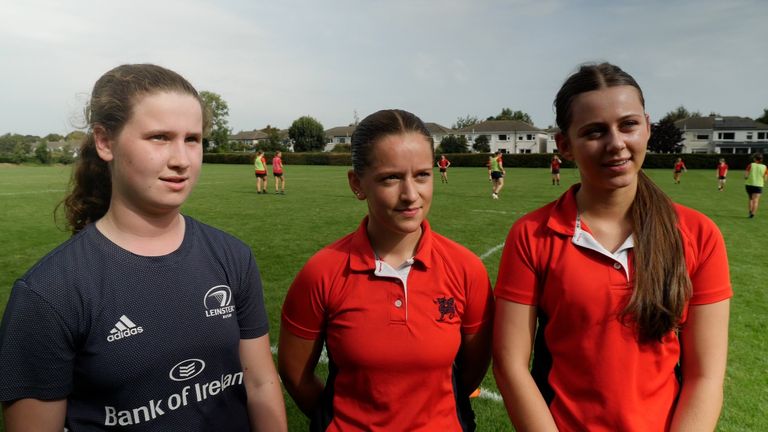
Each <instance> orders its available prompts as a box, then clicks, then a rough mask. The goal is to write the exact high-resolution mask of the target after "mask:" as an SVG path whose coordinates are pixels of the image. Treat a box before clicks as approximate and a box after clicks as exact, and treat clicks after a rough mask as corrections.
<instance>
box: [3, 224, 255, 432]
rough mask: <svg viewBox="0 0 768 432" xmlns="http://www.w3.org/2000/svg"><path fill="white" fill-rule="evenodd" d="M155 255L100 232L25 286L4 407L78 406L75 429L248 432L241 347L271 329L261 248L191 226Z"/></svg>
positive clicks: (9, 351)
mask: <svg viewBox="0 0 768 432" xmlns="http://www.w3.org/2000/svg"><path fill="white" fill-rule="evenodd" d="M185 223H186V229H185V233H184V240H183V241H182V244H181V246H180V247H179V249H178V250H176V251H175V252H173V253H171V254H168V255H164V256H159V257H145V256H139V255H136V254H133V253H131V252H128V251H126V250H125V249H122V248H120V247H119V246H117V245H115V244H114V243H112V242H111V241H110V240H108V239H107V238H106V237H104V235H102V234H101V233H100V232H99V231H98V230H97V229H96V227H95V226H94V225H93V224H91V225H89V226H87V227H86V228H85V229H83V230H82V231H81V232H80V233H78V234H77V235H75V236H73V237H72V238H71V239H69V240H68V241H67V242H65V243H64V244H62V245H61V246H59V247H58V248H56V249H55V250H53V251H52V252H51V253H50V254H48V255H47V256H46V257H44V258H43V259H42V260H40V262H38V263H37V264H36V265H35V266H34V267H33V268H32V269H31V270H29V272H27V273H26V274H25V275H24V276H23V277H22V278H20V279H19V280H18V281H16V283H15V284H14V287H13V291H12V292H11V297H10V300H9V302H8V305H7V307H6V311H5V316H4V317H3V322H2V326H0V400H2V401H11V400H15V399H20V398H36V399H43V400H52V399H62V398H66V399H67V419H66V426H67V428H68V429H69V430H70V431H73V432H79V431H90V430H130V431H144V430H162V431H168V432H174V431H179V432H181V431H185V432H186V431H217V430H226V431H239V430H248V414H247V411H246V394H245V387H244V385H243V374H242V369H241V366H240V358H239V351H238V347H239V342H240V339H249V338H256V337H259V336H263V335H265V334H266V333H267V330H268V322H267V316H266V312H265V310H264V300H263V293H262V287H261V280H260V277H259V272H258V269H257V266H256V262H255V261H254V259H253V255H252V254H251V251H250V248H248V246H246V245H245V244H243V243H242V242H240V241H239V240H237V239H235V238H234V237H232V236H230V235H228V234H226V233H223V232H221V231H219V230H216V229H214V228H211V227H209V226H207V225H204V224H202V223H200V222H197V221H195V220H194V219H192V218H189V217H185Z"/></svg>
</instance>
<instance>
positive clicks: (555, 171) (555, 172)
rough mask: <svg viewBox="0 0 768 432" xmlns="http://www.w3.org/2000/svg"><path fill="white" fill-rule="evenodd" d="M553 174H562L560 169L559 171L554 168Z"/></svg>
mask: <svg viewBox="0 0 768 432" xmlns="http://www.w3.org/2000/svg"><path fill="white" fill-rule="evenodd" d="M552 174H560V169H559V168H557V169H555V168H552Z"/></svg>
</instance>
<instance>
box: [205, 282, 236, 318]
mask: <svg viewBox="0 0 768 432" xmlns="http://www.w3.org/2000/svg"><path fill="white" fill-rule="evenodd" d="M203 306H204V307H205V316H206V317H208V318H212V317H217V316H220V317H221V318H222V319H226V318H231V317H232V313H233V312H234V311H235V306H234V305H233V304H232V290H231V289H229V287H228V286H226V285H216V286H215V287H213V288H211V289H209V290H208V292H206V293H205V297H203Z"/></svg>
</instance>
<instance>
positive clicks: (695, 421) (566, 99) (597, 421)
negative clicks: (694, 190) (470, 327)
mask: <svg viewBox="0 0 768 432" xmlns="http://www.w3.org/2000/svg"><path fill="white" fill-rule="evenodd" d="M644 105H645V104H644V100H643V94H642V91H641V90H640V87H639V86H638V84H637V83H636V82H635V80H634V79H633V78H632V77H631V76H630V75H629V74H627V73H626V72H624V71H622V70H621V69H620V68H618V67H617V66H614V65H611V64H607V63H603V64H598V65H585V66H582V67H581V68H580V69H579V71H577V72H576V73H574V74H573V75H571V76H570V77H569V78H568V79H567V80H566V82H565V83H564V84H563V86H562V88H561V89H560V91H559V93H558V94H557V98H556V99H555V108H556V113H557V124H558V126H559V128H560V133H559V134H558V135H557V136H556V140H557V145H558V149H559V151H560V154H561V155H562V156H563V157H564V158H565V159H568V160H572V161H574V162H575V163H576V165H577V166H578V169H579V173H580V175H581V183H580V184H576V185H574V186H573V187H571V188H570V190H568V191H567V192H566V193H565V194H564V195H562V196H561V197H560V198H559V199H558V200H557V201H555V202H553V203H550V204H548V205H546V206H544V207H542V208H541V209H539V210H536V211H534V212H532V213H530V214H528V215H526V216H524V217H523V218H521V219H520V220H518V221H517V222H516V223H515V224H514V225H513V227H512V229H511V230H510V233H509V236H508V237H507V241H506V245H505V247H504V253H503V256H502V259H501V265H500V266H499V275H498V279H497V282H496V288H495V295H496V298H497V303H496V319H495V324H494V336H493V339H494V341H493V351H494V353H493V355H494V374H495V376H496V381H497V384H498V386H499V389H500V390H501V393H502V396H503V397H504V403H505V405H506V408H507V412H508V414H509V416H510V418H511V420H512V422H513V423H514V425H515V428H516V429H517V430H537V431H539V430H542V431H544V430H564V431H576V430H590V431H593V430H616V431H618V430H621V431H665V430H672V431H677V430H695V431H707V430H709V431H711V430H714V428H715V426H716V424H717V419H718V417H719V413H720V408H721V405H722V397H723V379H724V375H725V365H726V352H727V344H728V311H729V298H730V297H731V296H732V294H733V293H732V290H731V284H730V280H729V274H728V261H727V257H726V252H725V246H724V242H723V238H722V235H721V234H720V232H719V231H718V229H717V227H716V226H715V225H714V223H713V222H712V221H711V220H710V219H708V218H707V217H706V216H704V215H702V214H701V213H699V212H697V211H694V210H692V209H689V208H686V207H683V206H681V205H678V204H674V203H672V202H671V201H670V199H669V198H668V197H667V196H666V195H665V194H664V193H663V192H662V191H661V190H660V189H659V188H658V187H657V186H656V185H654V184H653V182H651V180H650V179H649V178H648V177H647V176H646V175H645V174H644V173H643V172H642V170H641V167H642V164H643V160H644V158H645V153H646V146H647V143H648V138H649V136H650V124H649V118H648V115H647V114H646V113H645V107H644ZM532 352H533V369H532V370H531V371H529V360H530V357H531V353H532Z"/></svg>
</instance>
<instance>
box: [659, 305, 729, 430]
mask: <svg viewBox="0 0 768 432" xmlns="http://www.w3.org/2000/svg"><path fill="white" fill-rule="evenodd" d="M729 309H730V300H723V301H720V302H718V303H713V304H707V305H698V306H691V307H690V309H689V315H688V321H687V323H686V324H685V326H684V327H683V329H682V330H681V334H680V342H681V345H682V346H681V348H682V371H683V386H682V389H681V391H680V398H679V400H678V402H677V408H676V409H675V414H674V417H673V418H672V428H671V430H672V431H674V432H678V431H713V430H715V426H716V425H717V419H718V418H719V417H720V409H721V407H722V405H723V380H724V377H725V363H726V357H727V354H728V312H729Z"/></svg>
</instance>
